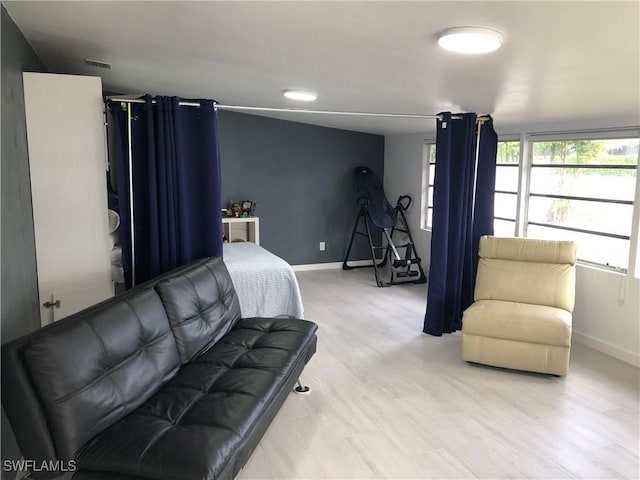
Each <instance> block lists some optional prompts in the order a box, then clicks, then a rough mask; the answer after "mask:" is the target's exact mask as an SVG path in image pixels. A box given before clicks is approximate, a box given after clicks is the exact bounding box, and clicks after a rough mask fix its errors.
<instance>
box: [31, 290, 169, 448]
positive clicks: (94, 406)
mask: <svg viewBox="0 0 640 480" xmlns="http://www.w3.org/2000/svg"><path fill="white" fill-rule="evenodd" d="M71 318H73V320H71ZM71 318H70V319H69V320H68V321H65V322H64V323H61V324H59V325H55V328H51V329H46V330H45V331H43V332H42V333H41V334H38V335H36V336H35V337H34V338H33V339H32V340H31V341H30V343H29V344H28V345H27V346H26V348H25V350H24V361H25V362H26V364H27V366H28V369H29V373H30V377H31V379H32V382H33V385H34V388H35V390H36V392H37V394H38V395H39V396H40V399H41V404H42V405H43V407H44V410H45V415H46V417H47V422H48V424H49V428H50V431H51V435H52V437H53V440H54V444H55V448H56V452H57V454H58V456H59V458H66V459H68V458H72V457H73V456H74V455H75V453H76V451H77V450H78V449H79V448H80V447H81V446H82V445H83V444H84V443H86V442H87V441H88V440H89V439H91V438H92V437H93V436H95V435H97V434H98V433H100V432H102V431H103V430H104V429H105V428H107V427H108V426H110V425H112V424H113V423H114V422H117V421H118V420H120V419H121V418H123V417H125V416H126V415H127V414H129V413H130V412H132V411H133V410H135V409H136V408H137V407H138V406H139V405H141V404H142V403H143V402H144V401H145V400H146V399H148V398H149V397H150V396H151V395H152V394H153V393H155V391H156V390H158V389H159V388H160V386H161V385H163V384H164V383H166V382H167V381H168V380H169V379H170V378H171V377H173V375H174V374H175V373H176V371H177V370H178V368H179V366H180V364H179V359H178V352H177V349H176V344H175V341H174V338H173V335H171V330H170V328H169V321H168V319H167V316H166V314H165V311H164V309H163V308H162V303H161V302H160V299H159V298H158V296H157V295H156V293H155V292H154V291H153V290H152V289H150V288H144V289H139V290H134V291H131V292H130V293H128V294H125V295H123V296H121V297H118V298H117V299H114V300H113V301H108V302H104V303H102V304H100V305H98V306H97V307H96V308H92V309H88V310H85V311H83V312H81V313H79V314H77V315H75V316H74V317H71Z"/></svg>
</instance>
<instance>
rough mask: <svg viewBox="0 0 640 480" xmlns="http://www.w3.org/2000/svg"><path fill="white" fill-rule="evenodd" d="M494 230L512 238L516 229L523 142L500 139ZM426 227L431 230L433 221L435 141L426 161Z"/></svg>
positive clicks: (425, 156)
mask: <svg viewBox="0 0 640 480" xmlns="http://www.w3.org/2000/svg"><path fill="white" fill-rule="evenodd" d="M496 161H497V167H496V196H495V213H494V215H495V216H494V222H493V225H494V230H495V234H496V235H497V236H502V237H513V236H514V234H515V229H516V211H517V204H518V175H519V169H518V167H519V166H520V142H519V141H504V142H498V155H497V159H496ZM423 163H424V165H423V170H422V171H423V180H422V185H423V192H422V196H423V202H422V205H424V206H425V207H424V208H423V209H422V213H423V214H422V222H421V227H422V228H423V229H431V226H432V221H433V180H434V174H435V165H436V145H435V143H431V142H427V143H425V154H424V160H423Z"/></svg>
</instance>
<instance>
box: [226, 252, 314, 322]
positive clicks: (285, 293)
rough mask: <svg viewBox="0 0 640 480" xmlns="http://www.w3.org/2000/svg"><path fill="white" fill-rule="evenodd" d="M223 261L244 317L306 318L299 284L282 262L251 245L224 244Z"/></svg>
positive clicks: (287, 266)
mask: <svg viewBox="0 0 640 480" xmlns="http://www.w3.org/2000/svg"><path fill="white" fill-rule="evenodd" d="M223 258H224V263H225V265H226V266H227V269H228V270H229V274H230V275H231V280H232V281H233V286H234V287H235V289H236V292H237V294H238V299H239V300H240V310H241V312H242V316H243V317H244V318H250V317H277V316H280V315H290V316H292V317H296V318H304V308H303V306H302V296H301V295H300V287H299V286H298V281H297V279H296V276H295V274H294V273H293V269H292V268H291V265H289V264H288V263H287V262H285V261H284V260H283V259H281V258H280V257H278V256H276V255H274V254H273V253H271V252H269V251H267V250H265V249H264V248H262V247H260V246H259V245H256V244H255V243H251V242H234V243H225V244H224V246H223Z"/></svg>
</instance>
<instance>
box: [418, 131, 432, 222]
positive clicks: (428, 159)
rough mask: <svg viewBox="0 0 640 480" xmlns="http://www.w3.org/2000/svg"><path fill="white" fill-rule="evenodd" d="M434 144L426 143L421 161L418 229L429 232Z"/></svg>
mask: <svg viewBox="0 0 640 480" xmlns="http://www.w3.org/2000/svg"><path fill="white" fill-rule="evenodd" d="M435 165H436V144H435V142H432V141H430V142H426V143H425V144H424V154H423V159H422V209H421V212H422V213H421V216H420V228H422V229H424V230H431V226H432V222H433V179H434V178H435V171H436V169H435Z"/></svg>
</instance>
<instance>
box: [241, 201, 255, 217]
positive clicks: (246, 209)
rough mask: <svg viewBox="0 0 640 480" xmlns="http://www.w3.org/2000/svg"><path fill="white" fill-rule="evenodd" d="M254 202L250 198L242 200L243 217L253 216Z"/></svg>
mask: <svg viewBox="0 0 640 480" xmlns="http://www.w3.org/2000/svg"><path fill="white" fill-rule="evenodd" d="M255 208H256V204H255V203H254V202H252V201H251V200H243V201H242V216H243V217H245V218H246V217H253V213H254V211H255Z"/></svg>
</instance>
